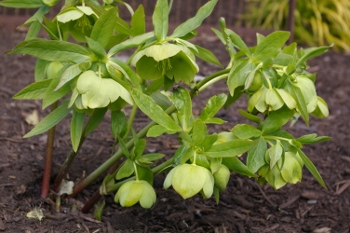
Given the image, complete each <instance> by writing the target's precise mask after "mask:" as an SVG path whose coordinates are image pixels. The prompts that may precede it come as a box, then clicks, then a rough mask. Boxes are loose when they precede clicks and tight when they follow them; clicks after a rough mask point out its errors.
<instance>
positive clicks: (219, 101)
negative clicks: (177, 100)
mask: <svg viewBox="0 0 350 233" xmlns="http://www.w3.org/2000/svg"><path fill="white" fill-rule="evenodd" d="M226 100H227V95H226V94H223V93H222V94H219V95H217V96H216V95H215V96H212V97H211V98H210V99H209V100H208V102H207V104H206V105H205V107H204V109H203V110H202V112H201V115H200V116H199V118H200V119H201V120H202V121H206V120H208V119H210V118H213V117H214V116H215V114H217V113H218V111H219V110H220V109H221V108H222V107H223V105H224V104H225V102H226Z"/></svg>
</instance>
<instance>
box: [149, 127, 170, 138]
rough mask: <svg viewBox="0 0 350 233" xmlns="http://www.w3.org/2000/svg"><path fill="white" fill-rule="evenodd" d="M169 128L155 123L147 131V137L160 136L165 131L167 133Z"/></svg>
mask: <svg viewBox="0 0 350 233" xmlns="http://www.w3.org/2000/svg"><path fill="white" fill-rule="evenodd" d="M167 132H168V130H167V129H166V128H165V127H163V126H161V125H154V126H152V127H151V128H150V129H149V130H148V131H147V135H146V136H147V137H159V136H160V135H163V134H164V133H167Z"/></svg>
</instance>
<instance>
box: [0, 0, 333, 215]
mask: <svg viewBox="0 0 350 233" xmlns="http://www.w3.org/2000/svg"><path fill="white" fill-rule="evenodd" d="M56 3H58V1H43V2H41V1H15V0H2V1H0V5H4V6H7V7H25V8H38V11H37V13H36V14H35V15H34V16H33V17H34V18H31V20H29V21H27V23H26V25H27V26H29V31H28V34H29V35H30V37H27V38H26V40H25V41H23V42H21V43H19V44H17V45H16V46H15V47H14V48H13V49H12V50H10V51H8V54H26V55H31V56H34V57H36V58H37V59H38V60H37V64H36V67H35V77H36V79H35V81H34V82H33V83H32V84H30V85H29V86H27V87H24V89H23V90H21V91H20V92H19V93H17V94H16V95H15V96H14V98H16V99H35V100H37V99H40V100H43V107H46V106H49V105H51V104H53V103H54V102H58V103H59V107H58V108H56V109H55V110H53V111H52V112H51V113H50V114H49V115H47V116H46V117H45V118H44V119H43V120H42V121H41V122H40V123H39V124H38V125H37V126H35V127H34V128H33V129H32V130H31V131H30V132H29V133H27V134H26V135H25V137H30V136H33V135H37V134H40V133H43V132H45V131H47V130H50V129H51V128H52V127H54V126H55V125H56V124H58V123H59V122H60V121H61V120H62V119H63V118H65V117H66V116H68V115H70V113H72V117H71V127H70V135H71V142H72V153H71V154H70V155H69V156H68V158H67V161H68V162H69V161H72V160H73V159H74V156H75V154H76V153H78V152H79V149H80V148H81V146H83V143H84V139H85V138H86V137H87V136H88V134H89V133H91V132H92V131H93V130H94V129H95V128H96V127H97V126H98V125H99V124H100V122H102V120H103V118H104V115H105V114H106V113H107V112H108V111H109V112H110V116H111V130H112V134H111V135H112V136H113V137H114V139H115V146H117V148H118V151H117V152H115V153H114V154H112V155H111V157H110V158H109V159H108V160H106V161H105V162H104V163H103V164H101V166H100V167H99V168H97V169H96V170H95V171H94V172H93V173H91V174H90V175H89V176H88V177H86V179H84V180H83V181H82V182H80V183H79V184H77V185H76V186H75V187H74V189H73V191H72V196H75V195H77V194H78V193H79V192H80V191H81V190H82V189H83V188H84V187H86V186H87V185H88V184H90V183H91V182H92V181H94V180H95V179H97V178H98V177H99V176H100V175H102V174H103V173H105V172H106V171H107V170H108V169H109V173H108V174H107V175H106V176H105V178H104V180H103V182H102V184H101V187H100V189H99V194H100V195H107V194H110V193H115V199H114V200H115V202H117V203H120V204H121V205H122V206H125V207H128V206H132V205H134V204H136V203H140V205H141V206H142V207H144V208H150V207H151V206H153V205H154V204H155V201H156V193H155V191H154V188H153V186H152V184H153V179H154V176H155V175H157V174H158V173H160V172H169V173H168V175H167V177H166V179H165V181H164V188H170V187H173V188H174V189H175V191H177V192H178V193H179V194H180V195H181V196H182V197H183V198H190V197H192V196H194V195H196V194H198V193H200V194H201V195H202V196H203V197H204V198H210V197H211V196H212V195H215V197H216V200H217V201H218V200H219V194H220V191H223V190H225V188H226V186H227V184H228V181H229V178H230V174H231V171H234V172H236V173H239V174H243V175H246V176H249V177H252V178H255V179H256V180H257V181H258V182H259V183H261V184H263V183H266V182H267V183H269V184H270V185H271V186H272V187H274V188H275V189H279V188H281V187H283V186H284V185H286V184H287V183H291V184H295V183H297V182H299V181H301V179H302V168H303V167H304V165H305V167H306V168H307V169H309V171H310V172H311V173H312V174H313V175H314V177H315V178H316V179H317V180H318V182H319V183H320V184H321V185H322V186H324V187H325V183H324V182H323V180H322V178H321V176H320V174H319V172H318V171H317V169H316V167H315V166H314V165H313V163H312V162H311V160H310V159H309V158H308V157H307V156H306V155H305V154H304V152H303V151H302V149H303V146H304V145H305V144H311V143H316V142H320V141H325V140H328V139H329V138H328V137H318V136H317V135H316V134H311V135H304V136H302V137H299V138H295V137H294V136H293V135H291V134H290V133H288V131H287V130H286V129H285V128H286V127H285V125H286V124H287V123H288V122H290V121H295V120H297V119H298V118H299V117H300V118H302V119H303V121H304V122H305V123H306V124H309V121H310V115H313V116H316V117H321V118H322V117H327V116H328V108H327V104H326V102H325V101H324V100H323V99H322V98H321V97H320V96H318V95H317V91H316V87H315V83H314V82H315V74H312V73H309V72H308V71H307V61H308V60H309V59H311V58H313V57H315V56H317V55H320V54H322V53H324V52H326V51H327V50H328V49H329V47H328V46H323V47H315V48H306V49H302V48H300V49H298V47H297V45H296V43H292V44H290V45H285V43H286V41H287V40H288V38H289V33H288V32H285V31H276V32H273V33H271V34H270V35H267V36H263V35H260V34H258V35H257V44H256V46H253V47H248V46H247V45H246V44H245V42H244V41H243V40H242V38H241V37H240V36H239V35H237V34H236V33H235V32H234V31H232V30H230V29H229V28H227V27H226V26H225V23H224V20H223V19H221V20H220V30H217V29H213V30H214V32H215V33H216V34H217V36H218V37H219V38H220V39H221V41H222V42H223V43H224V44H225V46H226V48H227V52H228V53H229V55H230V58H231V59H230V61H229V62H228V63H227V64H226V67H225V68H222V65H221V64H220V62H219V61H218V59H217V58H216V57H215V55H214V54H213V53H212V52H210V51H209V50H207V49H205V48H202V47H200V46H198V45H195V44H193V43H192V42H191V41H189V39H190V38H191V37H193V36H195V35H196V34H197V33H195V32H194V31H195V30H197V28H198V27H199V26H200V25H201V23H202V22H203V20H204V19H205V18H206V17H208V16H209V15H210V14H211V12H212V10H213V9H214V7H215V5H216V3H217V0H210V1H208V2H207V3H206V4H204V5H203V6H202V7H200V8H199V9H198V11H197V13H196V14H195V16H193V17H192V18H190V19H188V20H187V21H185V22H184V23H182V24H180V25H179V26H177V27H176V28H175V29H174V31H173V32H169V24H168V17H169V12H170V9H171V4H169V2H168V0H158V1H157V3H156V5H155V8H154V13H153V16H152V23H153V30H152V31H146V29H145V25H146V22H145V18H146V17H145V15H144V10H143V7H142V5H140V6H139V7H138V8H137V9H136V10H135V11H134V10H133V9H132V8H131V7H130V6H129V5H128V4H127V3H126V2H123V1H120V0H118V1H112V0H110V1H109V0H104V1H103V3H102V2H98V1H93V0H90V1H65V5H64V6H63V8H62V9H61V11H60V12H59V13H58V14H57V15H56V16H55V17H54V18H53V19H48V18H46V17H45V14H42V9H43V8H45V9H46V8H47V9H49V7H52V6H53V5H55V4H56ZM120 5H126V6H127V8H128V9H129V10H130V12H131V15H132V18H131V20H130V21H129V22H128V21H125V20H123V19H122V18H120V17H119V14H118V11H119V9H120V8H119V7H118V6H120ZM37 26H39V28H41V29H43V30H44V31H46V32H47V35H48V36H49V37H50V39H42V38H37V32H38V30H37ZM126 49H132V51H133V53H132V54H131V56H130V58H129V59H128V60H127V61H122V60H121V59H119V56H118V55H119V54H120V53H121V52H122V51H124V50H126ZM198 58H199V59H203V60H205V61H207V62H211V63H213V64H215V65H218V66H219V67H221V68H222V70H220V71H218V72H216V73H213V74H211V75H209V76H208V77H206V78H204V79H203V80H202V81H199V82H197V81H196V80H195V75H196V73H198V71H199V67H198V65H197V59H198ZM222 79H225V80H226V83H227V92H226V93H221V94H218V95H215V96H212V97H211V98H209V99H208V100H207V104H206V106H205V107H204V108H203V109H202V110H201V112H200V113H199V114H195V113H194V112H193V104H192V101H193V98H194V97H195V96H196V95H200V94H201V92H202V91H205V89H206V88H207V87H208V86H210V85H211V84H213V83H215V82H217V81H219V80H222ZM241 96H246V97H247V98H248V105H247V108H246V109H245V110H242V109H241V110H239V112H240V114H241V115H242V116H243V117H245V118H247V119H248V120H249V121H250V123H249V124H247V123H246V124H237V125H235V126H234V127H233V128H232V129H231V130H228V131H223V132H212V130H209V129H210V127H211V125H213V124H224V123H225V121H224V120H223V119H221V118H220V117H219V115H218V114H217V113H218V112H219V111H220V109H222V108H223V107H226V108H227V107H234V105H233V104H234V102H235V101H236V100H237V99H239V98H240V97H241ZM127 106H132V109H133V110H132V111H131V113H130V114H126V113H125V111H124V109H125V108H126V107H127ZM138 110H140V111H142V112H143V113H144V114H145V115H146V116H147V117H148V118H149V121H150V123H149V124H148V125H147V126H145V128H144V129H142V130H140V131H138V132H136V130H135V129H134V128H133V121H134V117H135V113H136V112H137V111H138ZM163 134H176V135H177V136H178V139H179V141H178V143H179V148H178V150H177V151H176V153H175V154H174V155H170V154H168V155H167V156H166V157H165V158H166V159H165V161H164V160H160V159H162V158H163V157H164V155H163V154H159V153H151V154H149V153H146V146H147V138H148V137H155V138H158V137H159V136H161V135H163ZM243 156H244V157H246V160H245V161H246V162H245V163H243V162H242V161H241V159H240V158H243ZM67 161H66V163H65V164H64V166H63V167H62V169H63V170H62V173H63V174H64V172H66V171H67V168H68V167H69V165H70V164H69V163H68V162H67ZM92 162H93V161H92ZM58 177H61V176H58ZM61 178H62V177H61ZM61 178H58V180H56V182H55V183H58V184H60V183H62V179H61ZM58 187H59V186H58ZM54 189H55V188H54ZM57 193H61V192H57ZM90 203H91V202H90ZM101 208H102V207H101V206H99V207H98V209H99V211H100V209H101ZM96 216H98V214H97V215H96Z"/></svg>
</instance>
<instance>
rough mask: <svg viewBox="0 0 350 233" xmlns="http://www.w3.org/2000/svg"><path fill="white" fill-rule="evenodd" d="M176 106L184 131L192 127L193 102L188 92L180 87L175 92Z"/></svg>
mask: <svg viewBox="0 0 350 233" xmlns="http://www.w3.org/2000/svg"><path fill="white" fill-rule="evenodd" d="M173 94H174V105H175V107H176V109H177V116H178V119H179V121H180V123H181V126H182V129H183V130H184V131H186V130H187V128H188V127H189V126H190V121H191V118H192V100H191V96H190V94H189V93H188V91H187V90H186V89H185V88H183V87H179V88H177V89H175V90H174V92H173Z"/></svg>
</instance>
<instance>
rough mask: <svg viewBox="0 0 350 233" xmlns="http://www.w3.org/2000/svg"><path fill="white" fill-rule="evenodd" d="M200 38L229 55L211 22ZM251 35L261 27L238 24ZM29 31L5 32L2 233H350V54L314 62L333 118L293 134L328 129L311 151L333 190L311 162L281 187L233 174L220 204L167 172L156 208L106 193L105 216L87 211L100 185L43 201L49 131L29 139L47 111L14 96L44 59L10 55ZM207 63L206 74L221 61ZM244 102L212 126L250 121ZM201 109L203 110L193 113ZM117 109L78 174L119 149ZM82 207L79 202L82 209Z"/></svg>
mask: <svg viewBox="0 0 350 233" xmlns="http://www.w3.org/2000/svg"><path fill="white" fill-rule="evenodd" d="M199 34H200V36H199V37H198V38H197V39H196V43H198V44H200V45H202V46H203V47H206V48H209V49H211V51H213V52H214V53H215V54H216V55H217V56H218V58H219V59H220V60H221V61H222V63H223V64H226V63H227V61H228V57H226V56H227V55H226V52H225V51H224V47H223V46H221V45H219V41H218V40H217V39H216V38H215V37H214V36H213V34H212V33H211V32H210V31H209V30H203V32H200V33H199ZM238 34H240V35H242V36H243V38H245V39H246V40H248V42H249V40H250V43H251V42H252V41H253V39H252V38H253V37H254V35H253V34H252V33H251V32H247V31H244V30H241V31H238ZM24 36H25V34H23V33H20V32H14V31H10V30H0V41H1V43H0V98H1V101H0V210H1V211H0V232H1V231H3V232H39V233H44V232H108V233H111V232H240V233H244V232H246V233H249V232H251V233H255V232H317V233H321V232H325V233H326V232H332V233H333V232H334V233H335V232H339V233H346V232H350V187H349V186H350V149H349V146H348V145H349V140H350V136H349V129H350V121H349V114H350V104H349V99H350V66H349V64H350V56H348V55H344V54H341V53H334V52H332V51H329V52H327V53H326V54H324V55H322V56H321V57H318V58H315V59H313V60H312V61H311V62H310V70H311V71H315V72H317V83H316V85H317V90H318V94H319V96H321V97H322V98H323V99H325V100H326V101H327V103H328V104H329V108H330V116H329V118H327V119H315V118H312V119H311V121H310V127H309V128H308V127H306V126H305V125H304V123H303V122H302V121H298V122H297V123H296V124H295V125H294V127H293V128H292V130H291V131H292V133H293V134H294V135H296V136H297V135H298V134H307V133H317V134H319V135H328V136H331V137H332V138H333V140H332V141H328V142H323V143H320V144H315V145H311V146H307V147H306V148H305V153H306V154H307V155H308V156H309V157H310V159H311V160H312V161H313V162H314V164H315V165H316V167H317V168H318V169H319V172H320V173H321V175H322V177H323V178H324V180H325V183H326V185H327V187H328V189H324V188H322V187H321V186H320V185H319V184H318V183H317V181H316V180H315V179H314V178H313V177H312V176H311V174H310V173H309V172H308V171H307V170H306V169H305V170H304V173H303V180H302V182H301V183H298V184H296V185H287V186H285V187H284V188H282V189H280V190H277V191H276V190H274V189H273V188H271V187H270V186H268V185H264V186H259V185H257V184H256V182H255V181H254V180H253V179H249V178H246V177H243V176H240V175H237V174H232V176H231V179H230V183H229V185H228V188H227V189H226V191H224V192H222V194H221V200H220V203H219V204H218V205H217V204H216V203H215V199H214V198H210V199H208V200H203V199H202V198H201V197H200V196H196V197H194V198H191V199H188V200H182V199H181V197H180V196H179V195H177V194H176V193H175V192H174V191H173V190H171V189H170V190H164V189H163V180H164V177H162V176H160V177H158V178H157V179H156V180H155V188H156V191H157V195H158V196H157V202H156V204H155V206H154V207H152V208H151V209H149V210H145V209H142V208H140V207H138V206H136V207H132V208H121V207H120V206H119V205H117V204H114V203H113V196H107V197H106V201H107V203H108V205H107V207H106V208H105V210H104V214H103V221H102V222H98V221H95V220H94V218H93V216H92V215H91V214H85V215H84V214H81V213H80V212H79V209H80V208H81V207H82V204H83V203H84V202H85V201H86V200H87V199H88V198H89V197H90V196H91V195H92V194H93V193H94V192H95V191H96V189H97V188H98V186H97V185H92V186H90V187H89V188H88V189H86V190H85V191H84V192H83V193H82V194H80V195H79V196H78V198H77V199H67V200H63V201H62V210H61V212H60V213H57V212H55V210H54V203H53V201H54V200H55V199H54V198H53V197H52V198H48V199H46V200H43V199H40V186H41V179H42V177H41V175H42V171H43V164H44V154H45V142H46V136H45V135H44V134H43V135H38V136H35V137H32V138H29V139H22V136H23V135H24V134H25V133H26V132H28V131H29V130H30V129H31V128H32V126H30V125H28V123H27V122H26V120H25V119H26V117H28V116H32V113H33V111H38V112H39V115H40V117H43V116H45V115H46V114H47V111H46V110H45V111H41V104H40V102H35V101H15V100H12V99H11V97H12V96H13V95H14V94H15V93H17V92H18V91H19V90H21V89H22V88H23V87H25V86H26V85H28V84H29V83H30V82H31V81H32V80H33V67H34V63H35V60H34V59H33V58H31V57H29V56H19V55H16V56H14V55H4V54H3V53H4V52H5V51H7V50H9V49H11V48H13V47H14V45H15V44H17V43H19V42H20V41H22V40H23V39H24ZM200 64H201V75H208V74H210V73H211V72H212V71H213V70H215V69H216V68H215V67H214V66H211V65H207V64H204V63H200ZM225 88H226V87H225V85H224V83H223V82H222V83H217V84H215V85H214V86H213V87H211V88H210V89H208V90H207V91H205V92H203V93H202V94H201V95H200V97H197V98H196V99H195V101H194V102H195V106H194V107H195V108H196V109H201V107H202V106H203V105H204V103H205V102H206V100H207V99H208V98H209V97H210V96H212V95H214V94H217V93H219V91H220V90H221V91H222V90H223V89H225ZM242 108H243V109H244V108H245V103H244V101H239V102H237V103H236V104H234V105H233V106H231V107H230V108H229V109H227V110H223V111H220V112H219V114H221V116H222V117H223V118H224V119H225V120H227V121H228V122H229V123H226V124H223V125H220V126H215V127H216V128H212V129H211V130H219V129H220V130H229V129H231V128H232V127H233V126H234V125H235V124H237V123H241V122H242V121H243V119H242V118H241V117H240V116H239V115H238V113H237V110H238V109H242ZM194 113H196V111H194ZM146 119H147V118H146V117H144V115H142V114H141V113H140V114H138V115H137V120H136V125H135V128H136V130H138V129H140V127H141V126H143V125H145V124H146V123H147V120H146ZM109 120H110V119H109V117H108V116H107V117H106V123H103V124H101V125H100V126H99V127H98V129H97V130H96V131H95V132H94V133H93V134H91V135H90V136H89V137H88V138H87V141H86V143H85V144H84V146H83V148H82V151H81V152H80V153H79V155H78V156H77V159H76V161H75V163H74V165H73V168H74V170H73V169H71V170H70V171H69V178H70V180H73V181H75V182H77V181H78V180H79V179H81V178H83V177H84V176H85V174H89V173H90V172H91V171H93V170H94V169H95V168H96V167H97V166H98V165H99V164H101V163H102V162H103V161H104V159H106V158H107V157H108V156H109V155H110V154H111V151H110V148H111V146H112V145H113V137H112V135H111V133H110V129H109V124H108V122H109ZM177 147H178V143H177V141H176V138H175V137H165V136H164V137H162V138H161V140H160V141H159V140H158V141H155V140H150V141H149V145H148V147H147V150H149V151H152V152H154V151H156V152H159V153H164V154H167V155H171V154H173V153H174V152H175V150H176V149H177ZM69 148H70V136H69V121H63V122H61V123H60V124H59V126H58V127H57V134H56V139H55V149H54V153H55V155H54V164H53V178H54V175H55V174H56V173H57V172H58V169H59V168H60V165H61V164H62V163H63V162H64V159H65V157H66V155H67V154H68V153H69ZM75 207H76V209H75ZM34 208H41V209H42V210H43V213H44V215H45V218H44V219H43V220H42V221H41V222H39V221H38V220H37V219H28V218H27V217H26V214H27V213H28V212H29V211H31V210H33V209H34Z"/></svg>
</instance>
